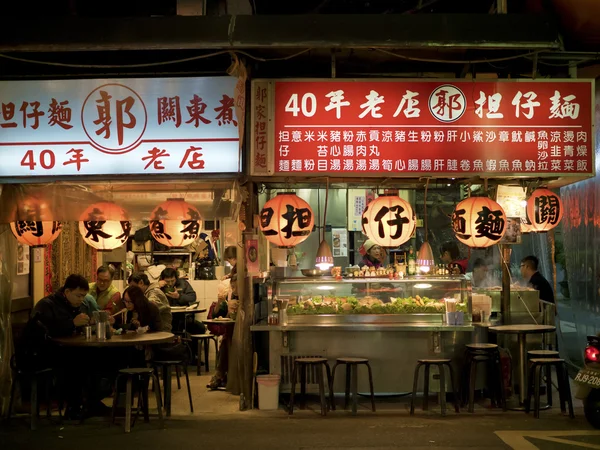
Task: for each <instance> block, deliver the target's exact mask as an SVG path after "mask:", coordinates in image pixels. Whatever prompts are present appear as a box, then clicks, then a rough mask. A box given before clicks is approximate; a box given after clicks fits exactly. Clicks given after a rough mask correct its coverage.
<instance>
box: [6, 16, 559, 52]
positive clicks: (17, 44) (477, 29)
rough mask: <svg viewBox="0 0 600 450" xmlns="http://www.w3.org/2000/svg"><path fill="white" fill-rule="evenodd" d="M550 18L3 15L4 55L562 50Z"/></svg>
mask: <svg viewBox="0 0 600 450" xmlns="http://www.w3.org/2000/svg"><path fill="white" fill-rule="evenodd" d="M559 46H560V43H559V37H558V27H557V24H556V23H555V22H554V21H553V20H552V19H551V18H550V17H548V16H543V15H513V14H501V15H490V14H414V15H401V14H398V15H393V14H390V15H359V14H356V15H335V14H326V15H287V16H269V15H264V16H263V15H254V16H251V15H244V16H203V17H178V16H172V17H147V18H145V17H144V18H127V19H125V18H111V19H91V18H78V17H65V18H53V19H52V20H48V19H43V20H39V19H31V18H25V19H19V18H14V17H12V18H11V17H3V18H1V19H0V52H58V51H101V50H110V51H113V50H175V49H179V50H181V49H188V50H189V49H243V48H303V47H312V48H372V47H379V48H394V49H422V48H429V49H431V48H440V47H454V48H465V49H468V48H481V49H502V48H504V49H523V50H533V49H557V48H559Z"/></svg>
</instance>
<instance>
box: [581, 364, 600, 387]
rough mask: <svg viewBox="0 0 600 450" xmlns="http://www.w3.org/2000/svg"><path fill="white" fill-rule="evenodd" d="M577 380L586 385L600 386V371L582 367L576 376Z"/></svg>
mask: <svg viewBox="0 0 600 450" xmlns="http://www.w3.org/2000/svg"><path fill="white" fill-rule="evenodd" d="M575 381H576V382H577V383H579V384H583V385H586V386H590V387H594V388H600V371H597V370H590V369H582V370H580V371H579V373H578V374H577V376H576V377H575Z"/></svg>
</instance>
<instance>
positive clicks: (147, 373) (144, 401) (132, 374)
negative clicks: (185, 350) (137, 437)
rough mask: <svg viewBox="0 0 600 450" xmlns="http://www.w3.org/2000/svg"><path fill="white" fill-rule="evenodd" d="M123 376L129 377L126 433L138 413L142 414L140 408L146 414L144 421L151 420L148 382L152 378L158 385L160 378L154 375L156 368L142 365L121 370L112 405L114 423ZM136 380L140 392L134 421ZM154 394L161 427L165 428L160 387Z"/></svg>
mask: <svg viewBox="0 0 600 450" xmlns="http://www.w3.org/2000/svg"><path fill="white" fill-rule="evenodd" d="M123 377H127V386H126V391H125V392H126V394H125V433H129V432H130V431H131V427H132V426H133V425H134V424H135V421H136V419H137V417H138V415H139V414H140V410H141V411H142V413H143V414H144V422H149V421H150V417H149V414H148V384H150V379H152V380H153V382H154V383H155V384H156V385H157V384H158V380H157V379H156V376H155V375H154V370H153V369H151V368H147V367H140V368H130V369H121V370H119V375H117V379H116V381H115V397H114V400H113V406H112V423H115V418H116V415H117V403H118V399H119V380H120V379H121V378H123ZM134 380H135V381H136V387H137V393H138V406H137V411H136V413H135V417H134V418H133V422H132V421H131V403H132V402H133V398H132V396H133V381H134ZM154 395H155V397H156V409H157V410H158V420H159V422H160V426H161V428H164V422H163V416H162V402H161V398H160V389H156V390H155V391H154Z"/></svg>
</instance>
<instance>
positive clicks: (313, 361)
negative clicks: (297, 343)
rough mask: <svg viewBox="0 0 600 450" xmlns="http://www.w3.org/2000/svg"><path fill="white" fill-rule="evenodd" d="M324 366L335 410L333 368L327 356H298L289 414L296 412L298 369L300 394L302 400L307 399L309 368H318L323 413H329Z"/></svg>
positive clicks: (331, 401)
mask: <svg viewBox="0 0 600 450" xmlns="http://www.w3.org/2000/svg"><path fill="white" fill-rule="evenodd" d="M323 366H325V369H326V370H327V385H328V387H329V397H330V404H331V409H332V410H334V411H335V405H334V403H333V389H332V385H331V369H330V368H329V364H328V363H327V358H296V359H295V360H294V370H293V373H292V390H291V393H290V409H289V414H290V415H292V414H294V394H295V391H296V381H297V380H298V371H300V395H301V396H302V402H305V401H306V372H307V370H308V369H309V368H311V369H312V368H313V367H314V368H316V369H317V384H318V385H319V397H320V399H321V415H322V416H325V415H327V409H328V406H329V405H328V404H327V400H326V398H325V386H324V383H323Z"/></svg>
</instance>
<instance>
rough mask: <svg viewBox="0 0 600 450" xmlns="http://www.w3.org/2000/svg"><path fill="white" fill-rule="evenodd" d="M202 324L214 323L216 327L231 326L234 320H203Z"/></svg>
mask: <svg viewBox="0 0 600 450" xmlns="http://www.w3.org/2000/svg"><path fill="white" fill-rule="evenodd" d="M202 323H214V324H217V325H233V324H235V320H215V319H204V320H203V321H202Z"/></svg>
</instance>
